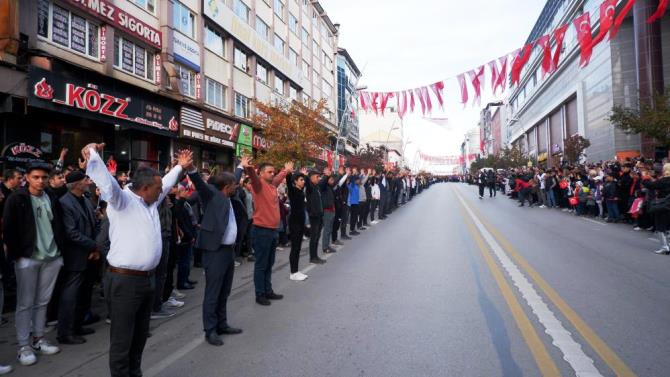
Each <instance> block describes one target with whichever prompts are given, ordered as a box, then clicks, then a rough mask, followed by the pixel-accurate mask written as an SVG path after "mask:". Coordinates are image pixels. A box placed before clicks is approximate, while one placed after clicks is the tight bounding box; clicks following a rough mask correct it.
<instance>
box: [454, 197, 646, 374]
mask: <svg viewBox="0 0 670 377" xmlns="http://www.w3.org/2000/svg"><path fill="white" fill-rule="evenodd" d="M454 193H455V195H457V196H458V197H459V198H461V200H463V201H464V202H468V200H467V199H465V198H463V197H462V196H461V195H460V194H459V193H457V192H455V191H454ZM459 208H460V210H461V212H462V213H463V216H464V217H465V218H467V225H468V229H469V231H470V233H471V234H472V235H473V237H474V238H475V241H476V243H477V246H478V247H479V251H480V252H481V253H482V256H483V257H484V260H485V261H486V264H487V265H488V267H489V269H490V270H491V273H492V274H493V277H494V278H495V280H496V283H497V284H498V287H499V288H500V291H501V292H502V294H503V297H504V298H505V301H506V302H507V305H508V306H509V308H510V310H511V312H512V316H513V317H514V320H515V321H516V323H517V326H518V327H519V330H520V331H521V334H522V336H523V338H524V340H525V341H526V344H527V345H528V348H529V349H530V351H531V353H532V354H533V357H534V358H535V362H536V364H537V366H538V368H539V369H540V372H541V373H542V375H543V376H560V372H559V370H558V367H557V366H556V364H555V363H554V361H553V360H552V359H551V356H549V353H548V352H547V349H546V347H545V346H544V343H542V340H541V339H540V337H539V336H538V335H537V332H536V331H535V328H534V327H533V326H532V324H531V322H530V319H529V318H528V316H527V315H526V314H525V312H524V311H523V309H522V307H521V304H519V302H518V300H517V299H516V297H515V295H514V291H513V290H512V288H511V287H510V285H509V283H508V282H507V280H506V279H505V277H504V275H503V273H502V271H501V269H500V268H499V267H498V264H497V263H496V262H495V260H494V259H493V257H492V256H491V252H490V248H489V246H487V244H486V242H485V241H484V239H483V237H482V235H481V234H480V232H479V231H478V230H477V228H476V227H475V225H474V222H473V220H472V219H471V218H470V216H469V215H468V213H467V212H466V211H465V208H464V207H463V205H462V204H461V205H460V206H459ZM469 208H470V210H471V211H472V212H474V213H475V214H476V216H477V218H478V219H479V221H480V222H481V223H482V225H484V228H486V230H487V231H488V232H489V233H490V234H491V235H492V236H493V238H495V240H496V241H497V242H498V243H499V244H500V246H501V247H502V248H503V249H504V251H505V252H506V253H507V254H508V255H509V256H510V257H511V258H512V259H513V260H514V262H516V264H517V265H518V266H519V267H520V268H521V269H522V270H523V271H524V272H525V273H526V274H527V275H528V276H529V277H530V278H531V280H532V281H533V283H534V284H535V285H536V286H537V287H539V288H540V290H541V291H542V293H543V294H544V295H545V296H546V297H547V298H548V299H549V300H550V301H551V302H552V303H553V304H554V305H555V306H556V308H558V310H559V311H560V312H561V313H562V314H563V316H565V318H567V320H568V321H569V322H570V323H571V324H572V325H573V326H574V327H575V329H577V332H579V334H580V335H581V336H582V337H583V338H584V339H585V340H586V342H587V343H588V344H589V346H591V348H593V350H594V351H595V352H596V353H597V354H598V356H600V358H601V359H602V360H603V361H604V362H605V364H607V366H609V367H610V369H612V371H613V372H614V373H615V374H616V375H617V376H622V377H635V376H636V375H635V373H633V371H632V370H631V369H630V368H629V367H628V366H627V365H626V363H624V361H623V360H621V358H620V357H619V356H618V355H617V354H616V353H615V352H614V351H613V350H612V349H611V348H610V347H609V346H608V345H607V344H606V343H605V342H604V341H603V340H602V339H601V338H600V337H599V336H598V335H597V334H596V332H595V331H594V330H593V329H592V328H591V327H590V326H589V325H587V324H586V322H585V321H584V320H583V319H582V318H581V317H580V316H579V315H578V314H577V313H576V312H575V311H574V309H572V308H571V307H570V306H569V305H568V304H567V303H566V302H565V300H563V298H561V296H560V295H559V294H558V293H557V292H556V291H555V290H554V289H553V288H552V287H551V286H550V285H549V284H548V283H547V282H546V281H545V280H544V279H543V278H542V276H541V275H540V274H539V273H538V272H537V271H536V270H535V269H534V268H533V267H532V266H531V265H530V264H529V263H528V262H527V261H526V260H525V259H524V258H523V257H522V256H521V254H519V252H518V251H517V250H516V249H515V248H514V246H512V244H511V243H510V242H509V241H508V240H507V239H505V238H504V237H503V236H502V235H501V234H500V232H499V231H498V230H497V229H496V228H495V227H494V226H493V225H491V223H489V222H488V221H487V220H486V219H485V218H484V216H482V215H481V213H480V212H479V211H478V210H477V209H476V208H475V207H474V206H473V205H469Z"/></svg>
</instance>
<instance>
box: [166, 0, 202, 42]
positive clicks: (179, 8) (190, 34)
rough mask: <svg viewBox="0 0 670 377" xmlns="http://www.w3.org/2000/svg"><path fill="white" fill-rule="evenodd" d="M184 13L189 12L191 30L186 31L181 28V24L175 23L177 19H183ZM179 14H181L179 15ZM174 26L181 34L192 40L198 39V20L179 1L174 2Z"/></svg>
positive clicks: (173, 0) (174, 0)
mask: <svg viewBox="0 0 670 377" xmlns="http://www.w3.org/2000/svg"><path fill="white" fill-rule="evenodd" d="M183 12H188V17H189V18H190V20H191V30H186V29H182V28H181V22H175V17H182V16H183V15H181V14H182V13H183ZM178 13H179V14H178ZM172 24H173V25H172V26H173V27H174V28H175V29H176V30H178V31H179V32H180V33H182V34H184V35H186V36H187V37H190V38H191V39H196V32H195V29H196V26H195V25H196V19H195V14H194V13H193V12H192V11H191V9H189V7H187V6H186V5H184V4H182V3H181V2H179V1H177V0H172Z"/></svg>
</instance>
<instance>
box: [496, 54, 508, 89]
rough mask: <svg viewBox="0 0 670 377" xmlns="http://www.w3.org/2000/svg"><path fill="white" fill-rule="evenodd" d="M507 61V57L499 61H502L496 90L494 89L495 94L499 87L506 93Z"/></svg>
mask: <svg viewBox="0 0 670 377" xmlns="http://www.w3.org/2000/svg"><path fill="white" fill-rule="evenodd" d="M507 59H508V56H507V55H505V56H503V57H501V58H499V59H498V61H500V72H499V73H498V81H497V82H496V84H495V88H494V89H493V92H494V93H495V90H496V88H498V86H500V89H501V90H502V91H503V92H505V87H506V86H507Z"/></svg>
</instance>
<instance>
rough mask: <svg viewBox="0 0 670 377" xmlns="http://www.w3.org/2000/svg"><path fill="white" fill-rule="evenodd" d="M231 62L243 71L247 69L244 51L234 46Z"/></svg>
mask: <svg viewBox="0 0 670 377" xmlns="http://www.w3.org/2000/svg"><path fill="white" fill-rule="evenodd" d="M233 58H234V59H233V64H234V65H235V67H237V68H239V69H241V70H243V71H244V72H246V71H247V69H248V67H247V54H246V53H244V52H243V51H242V50H240V49H239V48H237V47H235V56H234V57H233Z"/></svg>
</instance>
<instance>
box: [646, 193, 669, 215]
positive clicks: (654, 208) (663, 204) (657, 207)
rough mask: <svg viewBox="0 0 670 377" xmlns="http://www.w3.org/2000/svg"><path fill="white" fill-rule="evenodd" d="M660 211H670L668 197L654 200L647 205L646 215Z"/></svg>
mask: <svg viewBox="0 0 670 377" xmlns="http://www.w3.org/2000/svg"><path fill="white" fill-rule="evenodd" d="M661 211H670V195H667V196H666V197H665V198H656V199H654V200H652V201H651V202H650V203H649V212H648V213H650V214H655V213H659V212H661Z"/></svg>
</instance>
